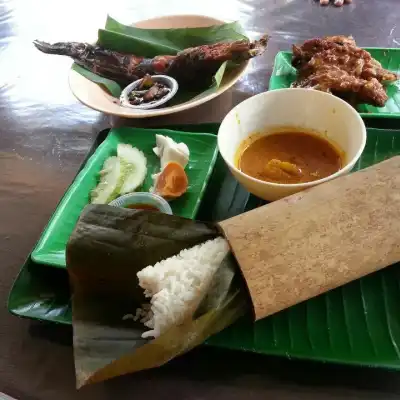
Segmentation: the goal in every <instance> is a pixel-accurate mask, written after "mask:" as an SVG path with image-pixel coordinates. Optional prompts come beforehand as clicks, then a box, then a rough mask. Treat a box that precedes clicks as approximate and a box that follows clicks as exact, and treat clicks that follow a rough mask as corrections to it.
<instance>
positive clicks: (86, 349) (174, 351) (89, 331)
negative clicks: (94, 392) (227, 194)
mask: <svg viewBox="0 0 400 400" xmlns="http://www.w3.org/2000/svg"><path fill="white" fill-rule="evenodd" d="M219 235H220V233H219V231H218V229H217V228H216V227H215V226H214V225H213V224H211V223H202V222H196V221H193V220H188V219H183V218H180V217H176V216H171V215H166V214H162V213H154V212H146V211H134V210H129V209H123V208H118V207H111V206H107V205H89V206H87V207H86V208H85V210H84V211H83V213H82V215H81V218H80V220H79V221H78V224H77V226H76V228H75V231H74V232H73V234H72V235H71V238H70V241H69V243H68V246H67V268H68V273H69V276H70V282H71V287H72V291H73V297H72V315H73V331H74V358H75V370H76V380H77V387H78V388H80V387H82V386H84V385H87V384H90V383H95V382H100V381H103V380H106V379H110V378H112V377H115V376H119V375H124V374H128V373H132V372H136V371H140V370H144V369H148V368H153V367H157V366H160V365H162V364H164V363H166V362H168V361H169V360H171V359H172V358H174V357H176V356H178V355H180V354H182V353H184V352H186V351H188V350H190V349H192V348H193V347H195V346H198V345H200V344H201V343H203V342H204V341H205V340H206V339H207V338H208V337H210V336H211V335H213V334H215V333H217V332H219V331H221V330H222V329H224V328H225V327H227V326H228V325H231V324H232V323H233V322H234V321H236V320H237V319H238V318H239V317H240V316H242V315H243V314H245V312H246V311H247V310H248V307H249V304H250V303H249V297H248V294H247V291H246V289H245V288H244V286H243V285H244V283H243V279H242V277H241V275H240V273H239V272H238V271H239V270H238V268H237V265H236V262H235V260H234V258H233V256H232V255H228V256H227V257H226V258H225V259H224V261H223V262H222V264H221V266H220V268H219V269H218V270H217V272H216V273H215V275H214V277H213V280H212V283H211V285H210V288H209V290H208V292H207V293H205V295H204V297H203V299H202V302H201V304H200V306H199V307H198V309H197V310H196V312H195V313H194V315H193V316H191V317H190V318H187V319H186V320H185V321H184V322H183V323H182V324H181V325H179V326H175V327H173V328H171V329H170V330H168V331H167V332H165V333H164V334H162V335H161V336H159V337H158V338H157V339H153V340H150V339H143V338H142V337H141V335H142V333H143V332H144V331H146V330H148V329H147V328H145V327H144V326H143V325H142V324H141V323H140V322H133V321H132V320H128V321H124V320H123V316H124V315H126V314H135V310H136V309H137V308H138V307H140V306H141V304H142V303H143V302H144V296H143V291H142V289H141V288H140V287H139V285H138V279H137V275H136V274H137V272H138V271H140V270H141V269H143V268H144V267H146V266H147V265H154V264H155V263H156V262H158V261H161V260H163V259H166V258H169V257H171V256H173V255H175V254H177V253H179V252H180V251H181V250H183V249H185V248H189V247H192V246H195V245H197V244H200V243H203V242H204V241H206V240H209V239H213V238H215V237H217V236H219Z"/></svg>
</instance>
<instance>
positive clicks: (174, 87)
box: [119, 75, 179, 110]
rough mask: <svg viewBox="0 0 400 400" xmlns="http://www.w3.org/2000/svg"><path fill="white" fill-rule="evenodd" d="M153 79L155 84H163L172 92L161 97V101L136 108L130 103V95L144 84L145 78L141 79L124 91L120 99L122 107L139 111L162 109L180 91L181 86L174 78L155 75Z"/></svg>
mask: <svg viewBox="0 0 400 400" xmlns="http://www.w3.org/2000/svg"><path fill="white" fill-rule="evenodd" d="M151 78H152V79H153V81H154V82H158V83H163V84H164V85H165V86H166V87H168V88H169V89H170V92H169V93H168V94H167V95H166V96H164V97H161V99H158V100H155V101H152V102H150V103H143V104H140V105H138V106H134V105H133V104H131V103H130V102H129V94H130V93H131V92H132V91H133V90H135V89H137V87H138V86H139V85H140V84H141V83H142V81H143V79H144V78H141V79H138V80H137V81H134V82H132V83H131V84H129V85H128V86H127V87H126V88H125V89H124V90H123V91H122V93H121V96H120V98H119V101H120V102H121V105H122V106H124V107H128V108H135V109H137V110H150V109H152V108H157V107H160V106H161V105H162V104H165V103H166V102H167V101H170V100H171V99H172V98H173V97H174V96H175V94H176V92H177V91H178V87H179V85H178V82H177V81H176V80H175V79H174V78H172V77H170V76H168V75H153V76H152V77H151Z"/></svg>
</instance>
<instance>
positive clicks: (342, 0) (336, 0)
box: [319, 0, 353, 7]
mask: <svg viewBox="0 0 400 400" xmlns="http://www.w3.org/2000/svg"><path fill="white" fill-rule="evenodd" d="M352 1H353V0H332V3H333V5H335V6H336V7H342V5H343V4H350V3H351V2H352ZM330 2H331V0H319V4H321V6H327V5H328V4H329V3H330Z"/></svg>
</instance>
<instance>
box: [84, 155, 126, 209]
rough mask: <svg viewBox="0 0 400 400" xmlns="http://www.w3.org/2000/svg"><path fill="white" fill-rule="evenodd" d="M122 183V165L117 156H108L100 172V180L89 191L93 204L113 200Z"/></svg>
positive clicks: (106, 202)
mask: <svg viewBox="0 0 400 400" xmlns="http://www.w3.org/2000/svg"><path fill="white" fill-rule="evenodd" d="M122 184H123V166H122V163H121V160H120V159H119V158H118V157H110V158H108V159H107V160H106V161H105V163H104V165H103V169H102V171H101V172H100V182H99V184H98V185H97V187H96V188H95V189H93V190H92V193H91V202H92V203H93V204H108V203H109V202H110V201H112V200H114V199H115V198H116V197H117V196H118V194H119V191H120V188H121V186H122Z"/></svg>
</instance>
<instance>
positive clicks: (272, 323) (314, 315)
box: [8, 124, 400, 370]
mask: <svg viewBox="0 0 400 400" xmlns="http://www.w3.org/2000/svg"><path fill="white" fill-rule="evenodd" d="M218 127H219V125H218V124H202V125H192V126H187V125H186V126H182V125H181V126H169V127H163V128H168V129H174V130H181V131H186V132H193V133H194V134H195V132H208V133H214V134H216V133H217V131H218ZM107 133H108V132H107V131H103V132H101V133H100V134H99V136H98V137H97V139H96V141H95V143H94V145H93V148H92V150H91V152H90V153H89V155H88V157H89V156H90V155H91V154H92V153H93V152H94V151H95V149H96V148H97V147H98V146H99V145H100V144H101V143H102V141H104V139H105V137H106V136H107ZM398 154H400V131H396V130H393V129H374V128H370V129H368V138H367V146H366V149H365V151H364V153H363V155H362V158H361V159H360V161H359V163H358V164H357V166H356V169H360V168H365V167H367V166H369V165H371V164H374V163H377V162H379V161H382V160H383V159H386V158H389V157H391V156H394V155H398ZM262 204H264V202H263V201H262V200H260V199H257V198H256V197H254V196H252V195H250V194H249V193H248V192H246V190H245V189H243V188H242V187H241V186H240V185H239V184H238V183H237V182H236V181H235V179H234V178H233V177H232V176H231V175H230V173H229V172H228V170H227V168H226V167H225V165H224V163H223V161H222V160H221V159H220V158H218V159H217V162H216V165H215V168H214V171H213V174H212V176H211V179H210V181H209V184H208V187H207V190H206V193H205V195H204V197H203V201H202V204H201V206H200V209H199V211H198V214H197V218H198V219H203V220H212V221H220V220H223V219H226V218H229V217H231V216H234V215H237V214H239V213H243V212H245V211H247V210H250V209H252V208H254V207H258V206H260V205H262ZM70 297H71V295H70V290H69V286H68V276H67V272H66V270H65V269H60V268H48V267H47V266H45V265H41V264H38V263H35V262H33V261H32V259H31V257H30V256H29V257H28V259H27V261H26V262H25V264H24V265H23V267H22V269H21V271H20V273H19V275H18V277H17V279H16V281H15V283H14V285H13V288H12V290H11V292H10V296H9V300H8V309H9V311H10V312H11V313H12V314H14V315H17V316H20V317H26V318H31V319H35V320H40V321H47V322H52V323H59V324H66V325H68V324H71V319H72V312H71V306H70ZM206 345H210V346H217V347H221V348H229V349H235V350H242V351H250V352H256V353H263V354H268V355H277V356H282V357H287V358H300V359H308V360H316V361H323V362H334V363H342V364H352V365H359V366H372V367H380V368H387V369H394V370H400V265H393V266H390V267H388V268H386V269H384V270H382V271H379V272H377V273H374V274H372V275H369V276H367V277H365V278H363V279H360V280H358V281H355V282H352V283H350V284H348V285H346V286H343V287H341V288H338V289H336V290H333V291H331V292H329V293H326V294H324V295H321V296H319V297H316V298H314V299H311V300H309V301H306V302H304V303H301V304H298V305H296V306H294V307H291V308H289V309H287V310H285V311H282V312H280V313H278V314H275V315H273V316H271V317H269V318H266V319H264V320H261V321H259V322H257V323H256V324H253V323H252V322H251V321H250V318H249V317H247V318H246V317H245V318H243V319H242V320H241V321H239V322H237V323H236V324H234V325H233V326H231V327H229V328H227V329H225V330H224V331H223V332H221V333H219V334H218V335H216V336H214V337H212V338H210V339H209V340H208V341H207V342H206Z"/></svg>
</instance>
